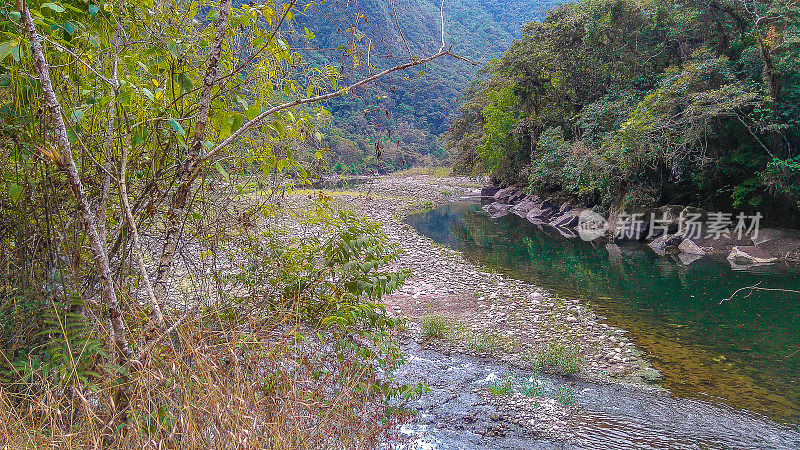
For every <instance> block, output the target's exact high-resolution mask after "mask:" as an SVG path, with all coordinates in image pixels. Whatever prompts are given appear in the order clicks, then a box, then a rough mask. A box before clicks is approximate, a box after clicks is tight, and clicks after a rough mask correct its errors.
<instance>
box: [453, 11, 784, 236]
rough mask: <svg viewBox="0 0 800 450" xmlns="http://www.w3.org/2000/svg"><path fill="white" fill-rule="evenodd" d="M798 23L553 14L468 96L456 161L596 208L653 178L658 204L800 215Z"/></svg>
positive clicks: (690, 14) (752, 16)
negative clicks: (799, 186) (798, 170)
mask: <svg viewBox="0 0 800 450" xmlns="http://www.w3.org/2000/svg"><path fill="white" fill-rule="evenodd" d="M798 18H800V6H799V5H798V4H797V2H796V1H789V2H785V1H759V2H749V1H743V0H723V1H713V2H700V3H698V2H677V3H675V2H666V1H651V2H635V1H629V0H600V1H595V0H592V1H590V0H584V1H581V2H577V3H573V4H565V5H562V6H560V7H558V8H555V9H553V10H551V11H549V12H548V14H547V16H546V17H545V19H544V20H543V21H541V22H531V23H529V24H528V25H526V27H525V30H524V36H523V37H522V38H521V39H520V40H517V41H515V42H514V43H513V44H512V45H511V47H510V48H509V49H508V50H507V51H506V52H505V53H504V54H503V56H502V58H500V59H498V60H496V61H494V62H493V63H492V64H491V65H490V66H489V68H488V76H487V77H486V78H485V79H484V80H481V81H479V82H478V83H476V85H475V86H473V87H472V88H471V89H469V90H468V91H467V93H466V96H465V98H464V100H463V102H462V105H461V106H460V108H459V112H460V115H459V117H458V118H456V120H455V121H454V122H453V124H452V126H451V127H450V131H449V134H448V136H449V138H448V139H449V141H448V146H449V148H451V149H452V150H453V151H455V152H456V153H457V154H458V161H457V162H456V165H455V166H456V168H457V169H458V170H459V171H461V172H486V173H489V174H490V175H492V177H494V178H495V179H496V180H497V181H500V182H501V183H503V184H513V183H517V182H526V183H528V184H529V185H530V187H531V190H534V191H544V192H552V191H554V190H563V191H565V192H567V193H569V194H571V195H573V196H575V197H577V198H578V199H580V200H582V201H584V202H585V203H587V204H589V205H590V206H591V205H595V204H599V205H600V206H601V207H606V208H607V207H610V206H611V205H612V204H618V203H620V202H621V201H622V199H623V198H624V197H625V196H626V195H627V193H628V192H629V191H631V190H635V189H639V187H640V186H649V187H650V188H653V189H654V190H655V195H653V200H652V201H653V202H655V203H663V204H666V203H681V202H682V203H694V204H697V205H699V206H706V207H717V208H722V209H730V208H732V207H736V208H739V207H742V208H754V207H760V208H764V209H770V210H775V211H778V210H780V211H786V205H787V204H788V205H793V206H791V209H792V211H793V214H792V215H793V216H794V217H795V218H796V217H797V211H798V206H800V197H798V195H797V190H796V188H795V185H796V180H797V179H796V177H795V176H794V174H793V172H792V170H791V169H790V168H789V166H790V165H791V161H793V160H794V159H795V158H796V157H797V151H796V149H797V148H798V146H800V126H798V121H797V119H796V117H797V116H796V114H795V113H796V111H797V108H798V105H800V95H798V94H800V66H798V65H797V63H796V61H797V60H798V59H800V45H798V42H800V41H798V33H800V27H798V23H800V20H798ZM501 93H502V94H501ZM501 105H502V107H500V106H501ZM487 113H488V114H487ZM778 167H781V169H777V168H778ZM651 206H652V205H651ZM781 219H784V220H786V218H785V217H782V218H781ZM788 221H789V222H791V218H789V219H788Z"/></svg>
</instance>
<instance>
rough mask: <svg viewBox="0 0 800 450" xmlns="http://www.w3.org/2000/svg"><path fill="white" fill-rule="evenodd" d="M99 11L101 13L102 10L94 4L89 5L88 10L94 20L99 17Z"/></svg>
mask: <svg viewBox="0 0 800 450" xmlns="http://www.w3.org/2000/svg"><path fill="white" fill-rule="evenodd" d="M98 11H100V8H99V7H98V6H97V5H95V4H94V3H92V4H91V5H89V9H88V12H89V17H91V18H92V19H94V16H95V15H97V12H98Z"/></svg>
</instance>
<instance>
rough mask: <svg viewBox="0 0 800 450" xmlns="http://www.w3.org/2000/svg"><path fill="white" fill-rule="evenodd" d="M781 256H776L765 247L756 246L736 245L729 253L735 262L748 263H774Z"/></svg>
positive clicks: (730, 259) (730, 258)
mask: <svg viewBox="0 0 800 450" xmlns="http://www.w3.org/2000/svg"><path fill="white" fill-rule="evenodd" d="M779 259H780V258H776V257H775V256H773V255H772V254H770V253H769V252H767V251H766V250H764V249H761V248H758V247H755V246H748V245H745V246H735V247H733V249H731V253H730V254H729V255H728V260H729V261H733V262H744V263H748V264H772V263H774V262H777V261H778V260H779Z"/></svg>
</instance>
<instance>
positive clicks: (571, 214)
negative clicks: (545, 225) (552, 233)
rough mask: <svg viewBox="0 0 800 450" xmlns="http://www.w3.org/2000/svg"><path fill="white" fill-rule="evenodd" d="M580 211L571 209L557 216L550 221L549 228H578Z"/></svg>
mask: <svg viewBox="0 0 800 450" xmlns="http://www.w3.org/2000/svg"><path fill="white" fill-rule="evenodd" d="M579 215H580V211H578V210H577V209H573V210H570V211H567V212H565V213H564V214H561V215H557V216H555V217H553V218H552V219H551V220H550V226H552V227H556V228H573V227H576V226H578V221H579V217H578V216H579Z"/></svg>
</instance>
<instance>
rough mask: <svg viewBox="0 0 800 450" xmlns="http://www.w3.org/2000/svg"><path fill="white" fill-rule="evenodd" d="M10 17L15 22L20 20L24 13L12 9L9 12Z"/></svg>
mask: <svg viewBox="0 0 800 450" xmlns="http://www.w3.org/2000/svg"><path fill="white" fill-rule="evenodd" d="M8 18H9V19H11V20H13V21H14V22H19V20H20V19H21V18H22V14H20V12H19V11H11V12H10V13H8Z"/></svg>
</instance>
